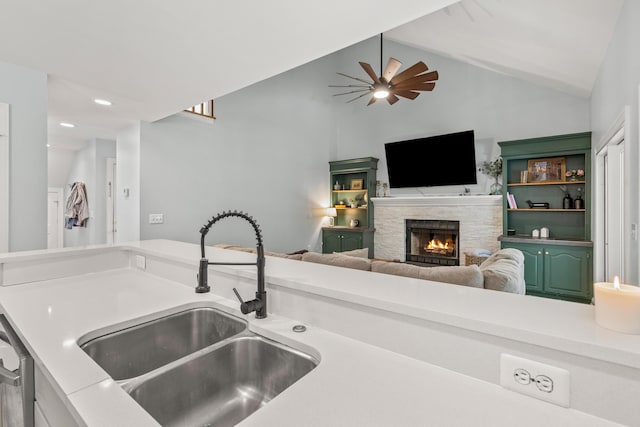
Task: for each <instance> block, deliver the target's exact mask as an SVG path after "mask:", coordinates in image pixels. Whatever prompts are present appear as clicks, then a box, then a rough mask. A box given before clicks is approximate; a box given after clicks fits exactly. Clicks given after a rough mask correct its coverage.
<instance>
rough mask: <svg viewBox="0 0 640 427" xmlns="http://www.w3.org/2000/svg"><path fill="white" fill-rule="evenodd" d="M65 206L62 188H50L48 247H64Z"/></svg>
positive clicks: (48, 197)
mask: <svg viewBox="0 0 640 427" xmlns="http://www.w3.org/2000/svg"><path fill="white" fill-rule="evenodd" d="M63 206H64V200H63V193H62V188H49V193H48V194H47V249H56V248H62V247H64V240H63V239H64V237H63V236H64V233H63V232H64V211H63Z"/></svg>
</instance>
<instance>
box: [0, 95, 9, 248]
mask: <svg viewBox="0 0 640 427" xmlns="http://www.w3.org/2000/svg"><path fill="white" fill-rule="evenodd" d="M3 252H9V104H4V103H2V102H0V253H3Z"/></svg>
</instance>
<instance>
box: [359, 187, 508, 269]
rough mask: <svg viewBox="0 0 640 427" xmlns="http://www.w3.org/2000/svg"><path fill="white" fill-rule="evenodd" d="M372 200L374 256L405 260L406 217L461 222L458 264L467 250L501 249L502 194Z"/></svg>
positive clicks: (492, 250)
mask: <svg viewBox="0 0 640 427" xmlns="http://www.w3.org/2000/svg"><path fill="white" fill-rule="evenodd" d="M371 202H372V203H373V207H374V227H375V230H376V231H375V237H374V252H375V257H376V258H386V259H399V260H401V261H405V256H404V251H405V219H433V220H450V221H460V236H459V242H458V243H459V253H460V265H465V256H464V254H465V252H467V251H471V250H474V249H477V248H482V249H489V250H490V251H491V252H495V251H497V250H498V249H500V244H499V242H498V240H497V239H498V236H500V235H501V234H502V196H489V195H472V196H457V195H456V196H453V195H452V196H446V195H434V196H421V197H415V196H413V197H376V198H372V199H371Z"/></svg>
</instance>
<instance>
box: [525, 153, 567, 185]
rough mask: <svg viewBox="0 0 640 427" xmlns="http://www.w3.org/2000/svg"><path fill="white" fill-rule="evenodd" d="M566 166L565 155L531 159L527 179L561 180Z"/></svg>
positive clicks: (534, 180) (535, 180)
mask: <svg viewBox="0 0 640 427" xmlns="http://www.w3.org/2000/svg"><path fill="white" fill-rule="evenodd" d="M566 168H567V166H566V163H565V159H564V157H552V158H548V159H533V160H529V162H528V165H527V171H528V172H529V173H528V174H527V175H528V177H527V179H528V182H561V181H564V176H565V171H566Z"/></svg>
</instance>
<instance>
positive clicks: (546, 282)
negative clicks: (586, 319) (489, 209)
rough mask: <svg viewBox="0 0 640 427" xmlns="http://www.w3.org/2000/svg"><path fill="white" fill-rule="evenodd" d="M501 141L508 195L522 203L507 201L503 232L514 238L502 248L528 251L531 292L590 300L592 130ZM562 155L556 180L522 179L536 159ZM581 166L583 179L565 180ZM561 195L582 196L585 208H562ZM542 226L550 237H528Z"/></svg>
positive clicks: (526, 272) (526, 262) (526, 261)
mask: <svg viewBox="0 0 640 427" xmlns="http://www.w3.org/2000/svg"><path fill="white" fill-rule="evenodd" d="M498 145H499V146H500V150H501V156H502V159H503V160H502V161H503V163H502V182H505V183H506V185H505V190H506V191H505V193H507V192H508V193H510V194H512V195H513V197H514V198H515V199H516V200H517V201H518V205H519V208H515V209H511V208H510V207H509V204H508V203H506V202H503V205H502V206H503V211H502V212H503V215H502V225H503V232H504V234H505V235H507V236H508V235H509V233H511V234H512V236H508V237H506V238H505V239H501V242H500V244H501V247H503V248H514V249H518V250H519V251H521V252H522V254H523V255H524V280H525V284H526V289H527V290H526V293H527V295H536V296H543V297H548V298H560V299H565V300H569V301H576V302H585V303H590V302H591V297H592V292H591V290H592V287H593V280H592V279H593V261H592V256H593V247H592V245H591V244H590V243H591V240H590V239H591V133H590V132H584V133H575V134H569V135H553V136H548V137H542V138H531V139H522V140H516V141H500V142H498ZM559 157H560V158H562V162H563V164H564V165H563V166H562V167H561V168H560V169H561V170H560V171H558V170H555V171H552V175H553V174H557V175H555V176H557V177H558V179H559V180H558V181H543V182H537V181H530V182H520V177H521V176H522V172H523V171H527V170H531V168H530V166H529V165H530V163H531V161H532V160H534V159H539V160H540V161H542V160H548V159H551V158H559ZM541 163H544V162H541ZM541 167H544V166H541ZM578 169H580V170H583V171H584V176H580V180H579V181H568V180H567V181H564V179H565V175H564V174H563V172H564V171H566V170H578ZM562 193H565V195H566V194H568V195H569V196H570V197H571V198H572V199H575V198H577V196H578V195H580V196H581V197H582V199H583V203H584V205H582V209H562V208H561V206H563V203H564V199H563V198H562V197H564V196H562V195H561V194H562ZM505 195H506V194H505ZM525 200H539V201H546V202H547V203H550V205H551V206H553V208H551V209H544V208H539V207H532V208H530V207H529V206H530V205H529V204H527V203H524V201H525ZM512 206H513V205H512ZM547 206H549V205H547ZM543 227H544V228H547V229H548V230H549V236H551V237H550V238H532V237H529V236H532V234H533V232H534V230H540V229H542V228H543ZM523 236H527V237H529V239H528V240H526V238H525V237H523Z"/></svg>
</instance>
